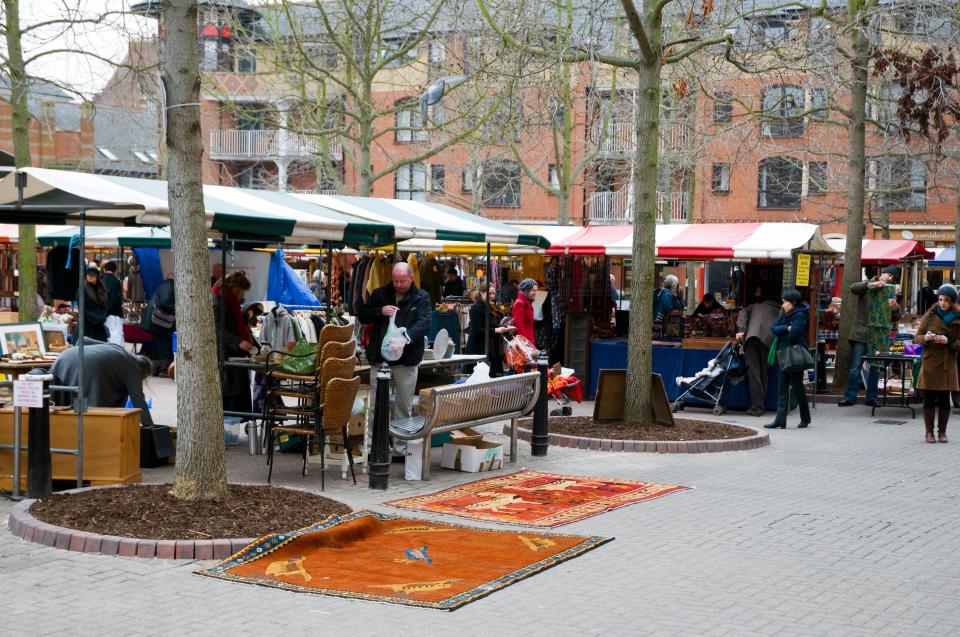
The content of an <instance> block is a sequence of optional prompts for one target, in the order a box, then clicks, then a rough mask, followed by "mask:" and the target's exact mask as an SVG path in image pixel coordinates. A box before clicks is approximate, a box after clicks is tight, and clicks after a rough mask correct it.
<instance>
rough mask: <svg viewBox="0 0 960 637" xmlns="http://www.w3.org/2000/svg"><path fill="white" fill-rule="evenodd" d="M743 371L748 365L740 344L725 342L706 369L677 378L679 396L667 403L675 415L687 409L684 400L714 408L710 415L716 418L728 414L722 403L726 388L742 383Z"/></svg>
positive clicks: (744, 372) (745, 370)
mask: <svg viewBox="0 0 960 637" xmlns="http://www.w3.org/2000/svg"><path fill="white" fill-rule="evenodd" d="M746 372H747V365H746V361H745V359H744V357H743V350H742V348H741V347H740V344H739V343H737V342H736V341H728V342H727V344H726V345H724V346H723V347H722V348H721V349H720V352H719V353H718V354H717V357H716V358H714V359H713V360H711V361H710V362H709V363H707V366H706V367H705V368H703V369H702V370H700V371H699V372H697V373H696V374H694V375H693V376H689V377H686V378H685V377H682V376H678V377H677V379H676V382H677V387H679V388H680V391H681V394H680V395H679V396H677V399H676V400H674V401H673V402H672V403H671V404H670V409H671V410H672V411H674V412H677V411H681V410H682V409H683V408H684V407H685V406H686V401H685V399H688V398H693V399H695V400H698V401H702V402H706V403H709V404H711V405H713V413H715V414H716V415H718V416H719V415H721V414H723V413H725V412H726V411H727V407H726V405H724V404H723V394H724V391H725V390H726V388H727V385H728V384H730V385H735V384H738V383H740V382H742V381H743V377H744V375H745V374H746Z"/></svg>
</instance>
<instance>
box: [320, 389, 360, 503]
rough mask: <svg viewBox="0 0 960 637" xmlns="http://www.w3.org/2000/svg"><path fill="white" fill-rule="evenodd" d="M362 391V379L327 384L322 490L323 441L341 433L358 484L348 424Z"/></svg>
mask: <svg viewBox="0 0 960 637" xmlns="http://www.w3.org/2000/svg"><path fill="white" fill-rule="evenodd" d="M359 389H360V377H359V376H354V377H353V378H350V379H346V378H333V379H331V380H330V382H329V383H327V386H326V390H325V396H326V405H325V408H324V410H323V421H322V424H321V426H320V429H321V436H320V440H321V444H320V490H321V491H323V489H324V478H323V473H324V469H325V468H326V467H325V465H324V456H325V455H326V454H325V452H324V449H323V442H322V441H323V440H324V438H325V437H326V435H327V434H328V433H329V434H335V433H337V432H339V433H340V434H341V435H342V436H343V446H344V448H345V449H346V452H347V460H348V462H349V463H350V475H351V476H353V483H354V484H356V483H357V474H356V472H355V471H354V468H353V453H351V450H350V437H349V435H348V434H347V424H348V423H349V422H350V414H351V413H352V412H353V403H354V401H356V399H357V390H359Z"/></svg>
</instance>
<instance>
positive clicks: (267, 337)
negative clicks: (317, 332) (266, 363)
mask: <svg viewBox="0 0 960 637" xmlns="http://www.w3.org/2000/svg"><path fill="white" fill-rule="evenodd" d="M299 338H300V333H299V329H298V328H297V327H296V325H295V323H294V320H293V317H292V316H291V315H290V312H288V311H287V308H285V307H283V306H282V305H277V306H275V307H274V308H273V309H272V310H270V311H269V312H267V313H266V314H264V315H263V322H262V323H261V327H260V342H261V343H267V344H269V345H270V347H271V349H274V350H280V351H286V350H287V347H288V345H289V344H290V343H296V342H297V340H299Z"/></svg>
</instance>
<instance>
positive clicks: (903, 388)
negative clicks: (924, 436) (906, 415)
mask: <svg viewBox="0 0 960 637" xmlns="http://www.w3.org/2000/svg"><path fill="white" fill-rule="evenodd" d="M919 359H920V357H919V356H904V355H902V354H869V355H867V356H864V357H863V361H864V362H865V363H867V364H870V363H880V364H881V365H882V366H883V367H882V371H883V387H884V391H883V394H881V395H880V396H879V398H880V400H879V402H875V403H874V405H873V408H872V409H871V410H870V415H871V416H873V414H874V413H875V412H876V411H877V410H878V409H883V408H891V409H892V408H898V409H909V410H910V418H916V416H917V412H916V410H914V408H913V407H912V406H911V405H910V398H911V397H912V396H913V390H912V389H911V390H909V393H907V392H908V390H907V385H908V383H907V365H908V364H909V365H910V369H911V371H912V370H913V365H914V363H916V362H917V360H919ZM890 367H895V368H896V370H897V372H898V373H895V374H894V376H893V377H892V380H899V381H900V392H899V394H898V395H897V402H896V403H890V402H888V400H887V398H888V396H889V395H890V391H889V389H888V387H889V386H888V384H887V382H888V380H891V378H888V376H889V369H890Z"/></svg>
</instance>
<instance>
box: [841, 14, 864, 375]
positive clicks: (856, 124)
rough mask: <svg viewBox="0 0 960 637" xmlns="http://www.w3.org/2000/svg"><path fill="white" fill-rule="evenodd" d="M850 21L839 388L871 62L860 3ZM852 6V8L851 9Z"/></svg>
mask: <svg viewBox="0 0 960 637" xmlns="http://www.w3.org/2000/svg"><path fill="white" fill-rule="evenodd" d="M850 6H851V9H852V10H851V11H850V20H851V21H855V22H856V23H857V24H856V28H854V29H851V34H852V35H851V44H852V47H851V48H852V51H851V60H850V66H851V73H852V75H851V85H850V120H849V122H848V124H847V134H848V135H849V136H850V156H849V159H848V160H847V166H848V168H849V171H848V172H849V176H848V179H849V188H848V192H847V245H846V250H845V251H844V254H843V283H842V288H841V291H840V294H841V297H842V298H843V303H841V304H840V334H839V339H838V341H837V361H836V365H835V367H834V371H833V387H834V389H835V390H841V391H842V389H843V388H844V387H845V386H846V382H847V372H848V371H849V369H850V343H849V341H848V340H847V339H849V338H850V332H851V331H852V330H853V324H854V322H855V321H856V315H857V302H856V297H854V296H853V295H852V294H850V286H851V285H853V284H854V283H856V282H857V281H859V280H860V268H861V265H860V253H861V249H862V246H863V219H864V217H863V207H864V186H865V184H864V181H865V179H866V172H867V159H866V150H865V136H866V109H867V71H868V65H869V63H870V40H869V38H868V36H867V32H866V30H867V19H866V16H865V15H864V14H863V12H862V2H861V1H859V0H858V1H856V2H853V1H851V2H850ZM853 9H855V11H854V10H853Z"/></svg>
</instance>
